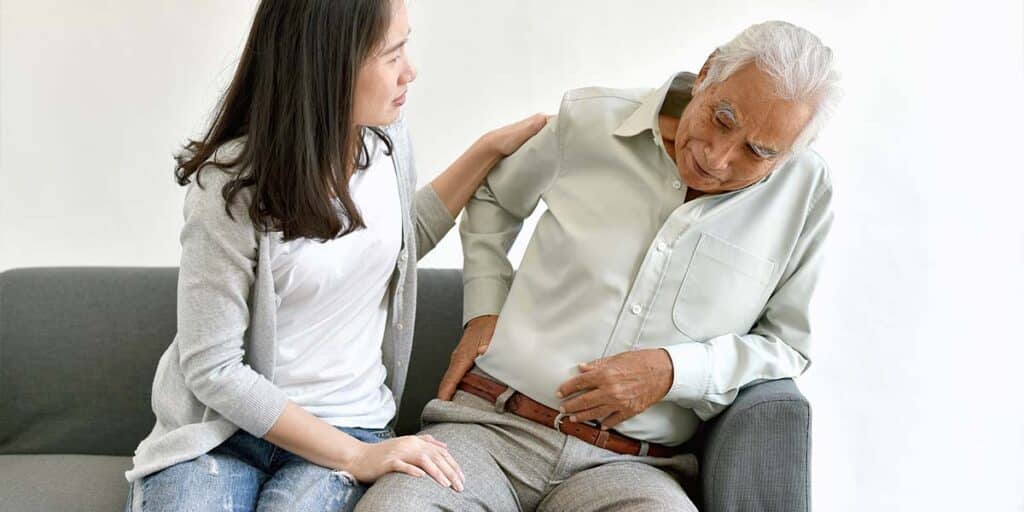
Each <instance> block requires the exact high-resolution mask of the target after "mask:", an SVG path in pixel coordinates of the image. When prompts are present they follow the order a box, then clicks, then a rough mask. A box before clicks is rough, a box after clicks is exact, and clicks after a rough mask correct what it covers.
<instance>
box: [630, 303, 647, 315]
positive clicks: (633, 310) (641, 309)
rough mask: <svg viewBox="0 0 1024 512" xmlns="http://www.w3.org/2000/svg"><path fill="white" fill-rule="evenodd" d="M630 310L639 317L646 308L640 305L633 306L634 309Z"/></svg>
mask: <svg viewBox="0 0 1024 512" xmlns="http://www.w3.org/2000/svg"><path fill="white" fill-rule="evenodd" d="M629 310H630V311H632V312H633V314H634V315H639V314H640V312H641V311H643V310H644V307H643V306H641V305H640V304H633V307H631V308H629Z"/></svg>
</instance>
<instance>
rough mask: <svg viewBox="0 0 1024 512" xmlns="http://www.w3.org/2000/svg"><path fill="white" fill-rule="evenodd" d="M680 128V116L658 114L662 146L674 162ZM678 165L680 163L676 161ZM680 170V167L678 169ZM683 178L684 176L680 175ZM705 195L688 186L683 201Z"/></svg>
mask: <svg viewBox="0 0 1024 512" xmlns="http://www.w3.org/2000/svg"><path fill="white" fill-rule="evenodd" d="M677 128H679V118H678V117H671V116H666V115H664V114H662V115H659V116H658V130H659V131H660V132H661V142H662V147H664V148H665V153H668V157H669V158H671V159H672V162H676V129H677ZM676 165H677V166H678V163H676ZM676 172H679V171H678V168H677V170H676ZM680 179H682V177H680ZM702 195H704V193H703V192H701V191H699V190H697V189H694V188H690V187H686V198H685V199H684V200H683V202H684V203H685V202H687V201H692V200H694V199H697V198H698V197H700V196H702Z"/></svg>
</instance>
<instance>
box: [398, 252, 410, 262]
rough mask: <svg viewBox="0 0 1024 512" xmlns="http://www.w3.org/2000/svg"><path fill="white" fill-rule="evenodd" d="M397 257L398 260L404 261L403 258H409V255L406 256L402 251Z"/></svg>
mask: <svg viewBox="0 0 1024 512" xmlns="http://www.w3.org/2000/svg"><path fill="white" fill-rule="evenodd" d="M398 259H399V260H400V261H401V262H402V263H405V260H407V259H409V257H408V256H406V255H405V253H404V252H403V253H402V254H399V255H398Z"/></svg>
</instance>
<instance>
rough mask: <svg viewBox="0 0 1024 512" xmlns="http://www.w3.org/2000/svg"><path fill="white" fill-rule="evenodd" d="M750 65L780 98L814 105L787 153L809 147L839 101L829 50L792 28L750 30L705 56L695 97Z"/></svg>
mask: <svg viewBox="0 0 1024 512" xmlns="http://www.w3.org/2000/svg"><path fill="white" fill-rule="evenodd" d="M749 62H754V63H756V64H757V67H758V69H760V70H761V71H763V72H765V73H767V74H768V75H769V76H771V77H772V78H773V79H774V81H775V84H776V91H777V94H778V95H779V97H780V98H781V99H784V100H789V101H806V102H812V103H813V104H812V107H813V108H814V113H813V114H812V115H811V119H810V120H809V121H808V122H807V125H806V126H805V127H804V129H803V131H801V132H800V135H799V136H797V138H796V140H795V141H794V142H793V147H792V149H791V152H793V153H795V152H797V151H799V150H802V149H804V148H806V147H807V146H809V145H810V144H811V142H813V141H814V139H815V138H816V137H817V136H818V132H819V131H820V130H821V129H822V128H823V127H824V126H825V123H827V122H828V119H829V118H830V117H831V116H832V112H833V111H835V108H836V106H837V105H838V104H839V100H840V98H841V97H842V90H841V89H840V88H839V72H838V71H836V70H835V69H833V68H832V64H833V57H832V50H831V49H830V48H829V47H827V46H825V45H824V44H822V42H821V40H820V39H818V36H816V35H814V34H812V33H810V32H809V31H807V30H805V29H803V28H800V27H798V26H796V25H793V24H792V23H786V22H784V21H768V22H765V23H760V24H758V25H753V26H751V27H749V28H747V29H746V30H744V31H743V32H740V34H739V35H738V36H736V37H735V38H734V39H733V40H732V41H729V42H728V43H726V44H724V45H722V46H719V47H718V49H717V50H716V51H715V53H714V54H712V56H711V57H710V63H709V65H708V71H707V76H705V78H704V80H703V81H702V82H701V83H700V85H699V86H698V87H697V88H696V89H695V90H694V92H695V93H697V92H700V91H701V90H703V89H705V88H707V87H708V86H710V85H712V84H716V83H719V82H722V81H724V80H725V79H726V78H729V76H731V75H732V74H733V73H735V72H736V71H738V70H739V69H740V68H742V67H743V66H744V65H746V64H747V63H749Z"/></svg>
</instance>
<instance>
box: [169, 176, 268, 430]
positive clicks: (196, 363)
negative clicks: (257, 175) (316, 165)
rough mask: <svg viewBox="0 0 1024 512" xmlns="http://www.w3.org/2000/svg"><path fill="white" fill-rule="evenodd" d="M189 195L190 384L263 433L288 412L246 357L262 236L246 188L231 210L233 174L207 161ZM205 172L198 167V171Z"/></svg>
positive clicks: (185, 292)
mask: <svg viewBox="0 0 1024 512" xmlns="http://www.w3.org/2000/svg"><path fill="white" fill-rule="evenodd" d="M199 174H200V175H201V178H202V185H203V186H202V188H201V187H199V186H198V185H197V184H196V183H195V181H193V183H192V184H190V185H189V188H188V191H187V192H186V196H185V207H184V215H185V225H184V227H183V228H182V230H181V238H180V240H181V264H180V268H179V274H178V299H177V304H178V319H177V329H178V332H177V343H178V355H179V364H180V366H181V369H182V373H183V374H184V381H185V383H186V386H187V387H188V388H189V389H190V390H191V391H192V393H193V394H194V395H195V397H196V398H197V399H198V400H199V401H200V402H202V403H204V404H206V405H207V406H208V407H210V408H211V409H213V410H214V411H216V412H218V413H219V414H220V415H221V416H223V417H225V418H227V419H228V420H229V421H231V422H232V423H234V424H236V425H238V426H239V427H240V428H242V429H243V430H245V431H246V432H249V433H250V434H252V435H253V436H256V437H263V436H264V435H266V433H267V431H269V430H270V428H271V427H272V426H273V425H274V423H275V422H276V421H277V418H278V417H279V416H280V415H281V414H282V413H283V412H284V408H285V405H286V403H287V398H286V396H285V394H284V392H283V391H282V390H281V389H280V388H278V387H277V386H275V385H274V384H273V383H272V382H270V381H269V380H268V379H267V378H266V377H264V376H263V375H261V374H259V373H258V372H256V371H255V370H254V369H252V368H251V367H250V366H248V365H247V364H245V363H244V362H243V355H244V352H245V349H244V345H245V339H244V335H245V332H246V330H247V328H248V326H249V320H250V319H249V316H250V309H249V304H248V302H247V301H248V298H249V297H250V291H251V289H252V286H253V283H254V281H255V269H256V263H257V250H258V241H257V238H256V230H255V228H254V226H253V224H252V222H251V220H250V218H249V214H248V211H247V210H248V207H247V204H248V203H249V202H251V191H250V190H249V189H243V190H242V191H241V192H239V193H238V194H237V196H236V198H235V202H234V204H233V205H232V207H231V212H232V214H233V216H234V220H232V219H230V218H229V217H228V215H227V213H226V212H225V201H224V199H223V198H222V196H221V188H222V187H223V185H224V183H226V182H227V181H228V180H229V179H230V175H229V174H228V173H227V172H225V171H221V170H219V169H216V168H212V167H207V168H206V169H204V170H203V171H201V172H200V173H199ZM199 177H200V176H199V175H197V176H196V178H199Z"/></svg>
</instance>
